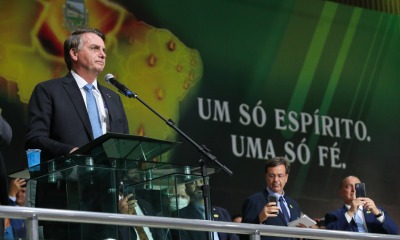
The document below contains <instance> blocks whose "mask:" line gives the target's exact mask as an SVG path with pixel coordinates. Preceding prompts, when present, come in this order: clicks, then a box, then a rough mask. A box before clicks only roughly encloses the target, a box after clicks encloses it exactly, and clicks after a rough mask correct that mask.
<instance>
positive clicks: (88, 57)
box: [71, 33, 106, 74]
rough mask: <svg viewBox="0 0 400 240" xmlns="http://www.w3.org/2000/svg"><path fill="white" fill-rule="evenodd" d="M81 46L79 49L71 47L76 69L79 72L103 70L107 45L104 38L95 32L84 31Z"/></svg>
mask: <svg viewBox="0 0 400 240" xmlns="http://www.w3.org/2000/svg"><path fill="white" fill-rule="evenodd" d="M79 47H80V48H79V50H78V51H75V50H73V49H71V54H72V56H71V57H72V60H73V61H74V63H75V65H74V66H75V70H76V71H78V73H82V72H86V73H95V74H99V73H100V72H102V71H103V69H104V67H105V64H106V53H105V51H106V47H105V45H104V41H103V39H101V37H99V36H97V35H96V34H94V33H84V34H82V39H81V45H80V46H79Z"/></svg>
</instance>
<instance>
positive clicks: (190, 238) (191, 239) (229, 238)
mask: <svg viewBox="0 0 400 240" xmlns="http://www.w3.org/2000/svg"><path fill="white" fill-rule="evenodd" d="M178 217H179V218H188V219H204V217H203V215H202V214H201V213H200V212H199V211H198V210H197V209H196V208H195V206H194V204H193V203H192V202H190V203H189V205H188V206H186V207H184V208H182V209H180V210H179V211H178ZM211 217H212V219H213V220H215V221H222V222H232V220H231V216H230V214H229V213H228V211H227V210H226V209H225V208H221V207H216V206H213V207H212V208H211ZM178 232H179V236H178ZM172 236H173V237H172V238H173V239H174V240H177V239H181V240H207V232H201V231H185V230H181V231H173V234H172ZM218 237H219V239H220V240H239V237H238V236H237V235H236V234H231V233H222V232H219V233H218Z"/></svg>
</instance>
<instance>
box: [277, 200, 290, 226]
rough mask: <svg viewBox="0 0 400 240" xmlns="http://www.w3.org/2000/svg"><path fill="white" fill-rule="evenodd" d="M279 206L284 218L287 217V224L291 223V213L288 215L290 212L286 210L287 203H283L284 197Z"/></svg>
mask: <svg viewBox="0 0 400 240" xmlns="http://www.w3.org/2000/svg"><path fill="white" fill-rule="evenodd" d="M279 206H280V207H281V211H282V213H283V216H285V220H286V223H289V222H290V218H289V213H288V211H287V209H286V206H285V203H284V202H283V197H282V196H281V197H280V198H279Z"/></svg>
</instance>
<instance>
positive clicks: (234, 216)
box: [232, 213, 242, 223]
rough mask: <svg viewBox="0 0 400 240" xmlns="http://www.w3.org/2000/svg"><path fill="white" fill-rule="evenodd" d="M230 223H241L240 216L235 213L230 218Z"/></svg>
mask: <svg viewBox="0 0 400 240" xmlns="http://www.w3.org/2000/svg"><path fill="white" fill-rule="evenodd" d="M232 222H236V223H241V222H242V214H240V213H237V214H235V215H233V216H232Z"/></svg>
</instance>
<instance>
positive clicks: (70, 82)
mask: <svg viewBox="0 0 400 240" xmlns="http://www.w3.org/2000/svg"><path fill="white" fill-rule="evenodd" d="M63 82H64V89H65V91H66V92H67V94H68V95H69V97H70V99H71V102H72V104H73V105H74V108H75V109H76V112H77V113H78V115H79V118H80V119H81V121H82V123H83V125H84V127H85V130H86V133H87V134H88V135H89V136H90V138H91V139H93V133H92V126H91V125H90V120H89V115H88V113H87V110H86V106H85V102H84V101H83V97H82V93H81V91H80V89H79V88H78V84H77V83H76V81H75V79H74V77H73V76H72V74H71V73H68V74H67V76H66V77H65V79H64V81H63Z"/></svg>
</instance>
